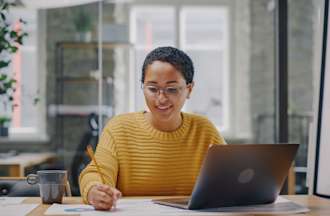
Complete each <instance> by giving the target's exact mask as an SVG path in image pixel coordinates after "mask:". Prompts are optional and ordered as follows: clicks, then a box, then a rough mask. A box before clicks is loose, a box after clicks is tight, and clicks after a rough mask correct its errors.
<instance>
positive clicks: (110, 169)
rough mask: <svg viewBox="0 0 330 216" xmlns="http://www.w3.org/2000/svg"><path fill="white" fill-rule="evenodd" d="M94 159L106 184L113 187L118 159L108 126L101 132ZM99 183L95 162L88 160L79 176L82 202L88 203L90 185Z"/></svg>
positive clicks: (115, 180)
mask: <svg viewBox="0 0 330 216" xmlns="http://www.w3.org/2000/svg"><path fill="white" fill-rule="evenodd" d="M95 159H96V162H97V163H98V165H99V166H100V169H101V172H102V174H103V176H104V179H105V182H106V184H107V185H110V186H111V187H115V186H116V183H117V175H118V159H117V152H116V145H115V140H114V138H113V136H112V135H111V132H110V130H109V126H108V127H106V128H105V129H104V130H103V132H102V134H101V138H100V140H99V143H98V145H97V148H96V152H95ZM101 183H102V180H101V177H100V175H99V173H98V172H97V168H96V166H95V164H94V163H93V162H90V163H89V164H88V166H86V168H85V169H84V170H83V171H82V172H81V174H80V176H79V187H80V192H81V195H82V198H83V201H84V203H88V201H87V195H88V192H89V190H90V189H91V187H92V186H94V185H96V184H101Z"/></svg>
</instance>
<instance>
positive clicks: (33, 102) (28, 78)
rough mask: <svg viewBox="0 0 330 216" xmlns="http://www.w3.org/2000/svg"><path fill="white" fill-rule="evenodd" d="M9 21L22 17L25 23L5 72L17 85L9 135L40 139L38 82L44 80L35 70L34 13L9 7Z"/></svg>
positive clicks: (35, 38) (41, 124) (41, 123)
mask: <svg viewBox="0 0 330 216" xmlns="http://www.w3.org/2000/svg"><path fill="white" fill-rule="evenodd" d="M11 14H12V16H13V17H12V20H18V19H19V18H21V17H22V18H23V19H24V21H26V24H25V25H24V26H22V29H23V30H24V31H25V32H27V33H28V36H27V37H26V38H25V40H24V44H23V46H21V47H20V49H19V51H18V52H17V53H15V54H14V55H13V56H12V62H11V65H10V67H9V71H10V72H11V73H12V74H13V76H14V78H15V80H16V82H17V85H16V91H15V94H14V104H16V105H17V106H15V108H14V111H13V112H12V114H11V115H12V120H11V126H10V137H12V138H17V137H24V138H27V137H30V138H32V137H33V138H37V139H44V138H45V137H46V133H45V128H44V123H45V122H44V121H45V119H44V116H43V115H41V114H40V113H41V110H42V104H44V103H45V101H43V100H44V99H43V98H41V92H40V91H41V89H40V87H41V85H40V83H42V82H44V81H43V80H41V78H40V77H41V76H40V74H39V72H38V71H39V70H38V60H40V58H39V56H38V39H39V40H40V36H39V35H38V12H37V10H32V9H26V8H24V9H22V8H12V9H11Z"/></svg>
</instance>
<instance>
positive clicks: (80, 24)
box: [73, 8, 92, 42]
mask: <svg viewBox="0 0 330 216" xmlns="http://www.w3.org/2000/svg"><path fill="white" fill-rule="evenodd" d="M73 23H74V26H75V29H76V30H77V32H76V40H78V41H84V42H88V41H90V40H91V38H92V32H91V31H92V19H91V17H90V15H89V14H88V12H86V11H85V9H84V8H80V9H79V10H78V11H77V13H76V14H75V16H74V18H73Z"/></svg>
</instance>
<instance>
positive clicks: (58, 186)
mask: <svg viewBox="0 0 330 216" xmlns="http://www.w3.org/2000/svg"><path fill="white" fill-rule="evenodd" d="M26 180H27V182H28V183H29V184H37V183H38V184H39V189H40V197H41V199H42V203H44V204H52V203H62V199H63V196H64V194H65V192H66V188H67V181H68V177H67V171H66V170H40V171H37V174H29V175H28V176H27V179H26Z"/></svg>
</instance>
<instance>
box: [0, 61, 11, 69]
mask: <svg viewBox="0 0 330 216" xmlns="http://www.w3.org/2000/svg"><path fill="white" fill-rule="evenodd" d="M9 64H10V60H8V61H4V60H1V61H0V68H5V67H8V65H9Z"/></svg>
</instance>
